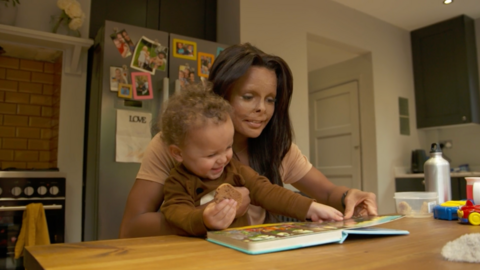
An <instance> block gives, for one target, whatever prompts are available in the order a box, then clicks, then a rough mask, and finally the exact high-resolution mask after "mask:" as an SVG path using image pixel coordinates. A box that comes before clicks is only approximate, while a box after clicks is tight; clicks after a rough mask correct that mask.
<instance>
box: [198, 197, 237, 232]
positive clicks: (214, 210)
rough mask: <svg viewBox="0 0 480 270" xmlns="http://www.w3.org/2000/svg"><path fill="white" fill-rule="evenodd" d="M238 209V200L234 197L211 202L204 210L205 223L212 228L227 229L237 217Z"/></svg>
mask: <svg viewBox="0 0 480 270" xmlns="http://www.w3.org/2000/svg"><path fill="white" fill-rule="evenodd" d="M236 209H237V202H236V201H235V200H232V199H226V200H223V201H221V202H220V203H215V202H212V203H209V204H208V205H207V207H206V208H205V210H204V211H203V223H205V226H206V227H207V228H208V229H211V230H223V229H226V228H228V226H230V224H232V222H233V220H234V219H235V214H236V212H237V210H236Z"/></svg>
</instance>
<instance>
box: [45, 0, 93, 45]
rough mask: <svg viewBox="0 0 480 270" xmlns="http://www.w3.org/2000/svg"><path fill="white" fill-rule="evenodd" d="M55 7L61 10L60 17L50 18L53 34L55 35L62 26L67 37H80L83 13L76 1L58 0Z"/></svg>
mask: <svg viewBox="0 0 480 270" xmlns="http://www.w3.org/2000/svg"><path fill="white" fill-rule="evenodd" d="M57 6H58V8H60V9H61V10H62V13H61V14H60V16H54V17H52V21H53V22H54V26H53V29H52V32H53V33H57V31H58V29H59V27H60V26H64V27H65V28H66V29H67V31H68V33H67V34H69V35H72V36H77V37H80V36H81V34H80V30H79V29H80V27H82V25H83V20H84V19H85V13H83V11H82V7H81V6H80V3H79V2H77V0H58V1H57Z"/></svg>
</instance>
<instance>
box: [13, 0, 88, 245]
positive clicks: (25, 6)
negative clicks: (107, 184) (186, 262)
mask: <svg viewBox="0 0 480 270" xmlns="http://www.w3.org/2000/svg"><path fill="white" fill-rule="evenodd" d="M78 2H79V3H80V5H81V7H82V10H83V12H84V13H85V21H84V23H83V26H82V28H81V29H80V32H81V35H82V37H88V29H89V22H90V3H91V1H90V0H78ZM20 3H21V4H20V5H19V7H18V10H17V19H16V23H15V26H17V27H22V28H27V29H33V30H38V31H44V32H51V29H52V26H53V25H52V24H51V23H50V22H51V16H52V15H59V14H60V13H61V10H60V9H59V8H58V7H57V5H56V3H57V0H42V1H40V0H36V1H27V0H23V1H22V0H21V1H20ZM61 32H62V31H59V32H58V33H61ZM63 57H64V59H63V64H64V66H63V69H64V70H65V68H66V65H65V64H66V63H68V62H69V61H67V59H66V57H68V56H67V54H66V53H64V54H63ZM80 65H81V68H80V69H81V74H80V75H74V74H63V75H62V92H61V101H60V123H59V142H58V167H59V169H60V171H61V172H65V173H66V174H67V192H66V209H65V216H66V217H65V219H66V221H65V222H66V227H65V241H66V242H80V241H81V229H82V170H83V168H82V166H83V140H84V136H83V135H84V119H85V94H86V92H85V91H86V72H87V53H86V52H85V51H84V52H83V53H82V55H81V58H80Z"/></svg>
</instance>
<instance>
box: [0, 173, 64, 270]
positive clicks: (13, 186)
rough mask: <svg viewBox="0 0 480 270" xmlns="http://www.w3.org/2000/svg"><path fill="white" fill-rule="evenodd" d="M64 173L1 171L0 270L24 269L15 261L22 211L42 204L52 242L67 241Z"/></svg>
mask: <svg viewBox="0 0 480 270" xmlns="http://www.w3.org/2000/svg"><path fill="white" fill-rule="evenodd" d="M65 179H66V177H65V174H63V173H60V172H56V171H0V269H8V270H10V269H24V268H23V257H21V258H19V259H17V260H15V258H14V257H15V244H16V242H17V238H18V236H19V234H20V229H21V228H22V218H23V212H24V210H25V209H26V206H27V205H28V204H30V203H42V204H43V208H44V209H45V215H46V219H47V226H48V232H49V236H50V242H51V243H64V237H65V181H66V180H65Z"/></svg>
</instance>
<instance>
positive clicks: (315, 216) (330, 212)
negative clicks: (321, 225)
mask: <svg viewBox="0 0 480 270" xmlns="http://www.w3.org/2000/svg"><path fill="white" fill-rule="evenodd" d="M307 218H310V219H311V220H312V221H319V222H322V221H328V220H335V221H341V220H343V214H342V212H340V211H338V210H337V209H335V208H333V207H330V206H328V205H325V204H320V203H316V202H313V203H312V204H311V205H310V208H309V209H308V212H307Z"/></svg>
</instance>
